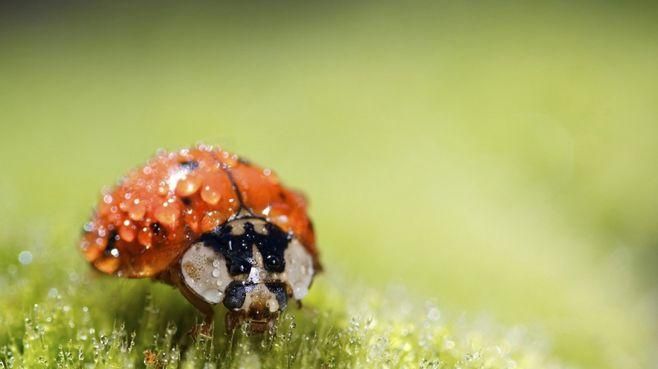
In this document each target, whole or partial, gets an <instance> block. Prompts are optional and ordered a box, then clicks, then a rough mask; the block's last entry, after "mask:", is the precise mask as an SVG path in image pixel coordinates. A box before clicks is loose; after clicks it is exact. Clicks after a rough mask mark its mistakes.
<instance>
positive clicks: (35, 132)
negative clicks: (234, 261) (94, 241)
mask: <svg viewBox="0 0 658 369" xmlns="http://www.w3.org/2000/svg"><path fill="white" fill-rule="evenodd" d="M200 141H202V142H205V143H209V144H219V145H221V146H222V147H223V148H225V149H228V150H231V151H234V152H237V153H240V154H242V155H243V156H245V157H247V158H249V159H251V160H253V161H255V162H257V163H260V164H262V165H265V166H270V167H271V168H273V169H274V170H275V171H277V172H278V174H279V175H280V176H281V177H282V178H283V179H284V181H285V182H286V183H288V184H289V185H291V186H293V187H297V188H300V189H303V190H304V191H305V192H306V194H307V195H308V196H309V198H310V199H311V214H312V216H313V218H314V220H315V224H316V228H317V232H318V236H319V244H320V247H321V250H322V256H323V259H324V264H325V266H326V269H327V273H328V274H330V273H334V274H341V275H342V276H344V277H345V278H348V279H354V280H355V281H359V282H360V283H361V282H362V283H366V284H369V285H372V286H374V287H375V288H385V286H387V285H390V284H398V285H401V286H404V288H405V289H407V290H408V291H409V292H410V293H411V294H413V295H415V296H421V297H422V298H427V299H433V300H436V301H437V302H438V303H439V304H440V305H441V306H444V307H446V308H447V309H450V310H452V311H456V312H464V314H468V315H479V314H484V315H487V316H490V317H492V318H493V319H494V320H496V321H500V322H502V323H503V324H507V325H512V326H513V325H523V326H528V327H532V329H536V330H538V331H541V332H543V334H544V335H545V336H546V337H548V340H549V342H550V345H551V347H552V348H551V350H552V351H553V352H554V353H555V355H556V356H557V357H559V358H560V359H561V360H564V362H566V363H569V364H571V365H573V366H574V367H584V368H623V367H627V368H635V367H637V368H640V367H649V366H652V367H656V361H655V355H656V347H658V346H657V343H656V335H655V332H656V329H657V328H658V324H657V319H656V316H657V310H656V307H655V306H656V303H655V302H656V298H655V296H656V285H657V282H658V273H657V268H656V264H657V263H658V173H657V169H658V12H657V11H656V8H655V7H654V6H653V5H651V4H648V3H647V4H642V3H636V4H630V3H621V2H620V3H617V2H553V3H538V2H537V3H532V4H530V3H526V4H513V3H494V2H455V3H452V2H443V1H439V2H401V3H396V2H388V1H384V2H381V1H377V2H375V1H371V2H347V1H345V2H267V1H255V2H248V3H244V4H241V3H239V2H233V3H231V4H211V3H197V4H185V6H183V5H182V4H175V3H151V4H147V3H140V4H139V5H137V4H133V3H130V2H121V3H110V2H103V3H101V2H98V3H93V2H90V3H88V2H80V3H76V2H69V3H66V4H59V5H55V4H47V3H42V4H33V5H26V4H7V3H5V4H3V5H2V6H1V7H0V155H1V156H2V158H4V160H3V164H2V170H1V172H0V238H1V239H2V240H5V241H6V240H21V241H20V242H18V243H16V245H17V246H15V247H14V246H11V247H10V246H6V247H5V250H2V257H3V258H4V261H3V263H4V264H3V265H4V267H5V268H16V265H19V261H18V259H17V258H18V255H19V253H20V252H21V251H25V250H30V252H31V253H32V255H33V257H34V258H38V257H39V253H40V250H41V248H43V247H46V246H44V245H45V244H46V243H45V242H43V240H42V239H43V238H49V237H50V238H55V239H58V240H59V242H58V243H57V245H58V246H57V247H58V249H57V250H58V251H57V252H59V253H61V254H64V255H67V256H66V258H68V259H70V260H71V261H70V263H71V264H70V265H71V267H72V268H84V267H85V265H84V262H83V261H82V259H81V258H80V257H79V255H78V254H77V253H76V251H75V243H76V238H77V237H78V232H79V228H80V225H81V224H82V223H83V222H84V221H85V219H86V217H87V216H88V215H89V213H90V211H91V207H92V205H93V204H94V203H95V202H96V201H97V198H98V195H99V189H100V188H101V187H102V186H104V185H108V184H112V183H114V182H115V181H116V180H117V179H118V178H120V176H121V175H122V174H123V173H125V172H126V171H127V169H128V168H131V167H134V166H136V165H138V164H140V163H142V162H144V161H145V160H146V159H147V158H148V157H149V156H151V155H152V154H153V153H154V152H155V151H156V149H158V148H166V149H176V148H180V147H184V146H188V145H191V144H194V143H196V142H200ZM44 234H45V235H48V236H44ZM23 240H26V241H23ZM8 244H9V243H6V242H5V243H4V244H3V245H8ZM48 247H51V246H48ZM52 247H54V246H52ZM34 278H40V276H39V274H38V273H35V276H34ZM10 288H12V286H3V289H10ZM14 302H15V303H17V304H18V305H23V306H26V307H27V306H30V304H31V303H32V301H31V300H30V299H29V298H21V299H19V300H16V301H14Z"/></svg>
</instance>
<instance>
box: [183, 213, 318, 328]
mask: <svg viewBox="0 0 658 369" xmlns="http://www.w3.org/2000/svg"><path fill="white" fill-rule="evenodd" d="M181 274H182V277H183V278H182V279H183V282H184V283H185V285H186V287H187V288H188V289H190V290H191V291H192V292H194V293H195V294H196V295H198V296H199V297H200V298H201V299H203V300H204V301H205V302H207V303H210V304H219V303H220V302H222V303H223V304H224V306H226V308H227V309H229V311H230V312H231V315H232V316H233V317H238V318H239V320H240V321H246V322H247V323H249V324H250V328H251V330H252V331H263V330H265V329H266V328H267V327H268V326H269V325H270V324H272V322H274V320H275V319H276V318H277V317H278V315H279V313H280V311H282V310H283V309H285V307H286V306H287V304H288V299H290V298H293V299H295V300H300V299H301V298H302V297H304V296H305V295H306V294H307V293H308V288H309V286H310V284H311V281H312V279H313V274H314V269H313V259H312V257H311V255H310V254H309V252H308V251H306V249H305V248H304V246H303V245H302V244H301V243H300V242H299V240H298V239H297V238H296V237H294V236H293V235H292V234H290V233H286V232H284V231H283V230H282V229H281V228H279V227H278V226H276V225H274V224H273V223H270V222H267V221H266V220H264V219H261V218H254V217H243V218H239V219H235V220H231V221H229V222H227V223H225V224H223V225H221V226H220V227H218V228H217V229H216V230H214V231H212V232H209V233H206V234H204V235H202V236H201V238H200V240H199V241H198V242H196V243H195V244H193V245H192V246H191V247H190V248H189V249H188V250H187V251H186V252H185V254H183V257H182V258H181Z"/></svg>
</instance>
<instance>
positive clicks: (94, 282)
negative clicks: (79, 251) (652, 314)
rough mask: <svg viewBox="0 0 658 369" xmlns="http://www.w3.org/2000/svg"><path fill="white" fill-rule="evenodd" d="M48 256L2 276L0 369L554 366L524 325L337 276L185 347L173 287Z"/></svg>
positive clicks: (181, 306) (181, 305)
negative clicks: (265, 323)
mask: <svg viewBox="0 0 658 369" xmlns="http://www.w3.org/2000/svg"><path fill="white" fill-rule="evenodd" d="M47 256H48V258H47V259H46V258H39V257H37V258H35V262H34V263H31V264H29V265H26V266H16V265H12V266H11V267H10V272H9V273H3V274H2V276H3V278H5V279H6V280H5V281H6V282H8V283H9V284H11V285H13V286H21V285H22V288H20V289H18V288H17V289H15V290H14V293H13V294H8V295H6V296H5V300H4V302H3V303H2V312H1V313H0V322H2V327H3V335H2V338H1V339H0V363H1V364H0V365H1V366H0V367H2V368H22V367H27V368H40V367H43V368H131V367H143V366H146V367H147V368H209V367H218V368H516V367H523V368H529V369H532V368H548V367H551V368H554V367H555V368H557V367H559V365H557V364H555V363H554V362H553V360H554V359H552V358H551V357H550V354H549V352H548V351H547V347H546V346H545V345H544V344H542V343H541V341H536V340H535V339H534V338H533V337H532V336H531V335H529V334H528V332H527V331H526V330H524V329H522V328H516V329H506V328H503V327H500V326H497V325H496V324H494V323H493V322H491V321H488V320H484V319H483V320H476V321H473V320H471V319H467V318H464V317H461V316H451V315H450V314H449V313H448V314H446V313H445V312H443V311H442V310H441V309H440V307H439V306H437V305H436V304H433V303H430V302H423V301H422V300H418V299H414V298H412V297H410V296H408V294H407V292H405V290H404V289H403V288H401V287H398V288H391V289H388V290H386V291H376V290H373V289H367V288H365V287H363V286H361V285H359V284H354V283H353V282H347V281H345V280H340V279H337V278H336V275H335V274H334V275H323V276H321V277H320V279H319V281H318V283H317V284H316V285H315V286H314V288H313V291H312V294H311V295H310V296H309V298H308V299H307V300H306V301H305V306H304V307H303V308H301V309H299V310H298V309H295V308H291V309H290V311H288V312H286V313H285V314H284V315H283V316H282V317H281V318H280V320H279V321H278V324H277V328H276V330H275V331H274V332H270V333H268V334H265V335H262V336H249V335H246V334H245V333H244V332H243V331H236V332H234V333H233V334H232V335H230V336H229V335H227V334H226V333H225V329H224V327H223V324H222V322H221V319H218V320H217V322H216V327H215V328H216V332H215V335H214V338H212V339H207V338H203V337H200V339H198V340H196V341H193V340H192V339H191V336H190V335H188V333H187V332H188V330H189V329H190V328H191V327H192V326H193V324H194V323H195V321H196V320H197V318H198V316H197V313H196V312H195V311H194V310H193V308H192V307H191V306H189V305H188V304H187V303H186V302H185V301H184V300H183V299H182V298H181V297H180V296H178V294H177V292H176V291H174V290H172V289H171V288H169V287H167V286H162V285H159V284H155V283H151V282H148V281H137V280H131V281H126V280H121V279H118V278H112V277H104V278H93V277H92V276H93V274H90V273H91V272H90V273H85V272H73V273H64V272H65V270H64V269H63V268H60V267H63V266H66V265H67V264H69V265H71V263H66V262H65V261H64V260H63V259H64V258H62V260H57V259H53V258H52V255H47ZM76 264H78V263H72V265H76ZM57 266H60V267H57ZM4 267H5V270H6V265H5V266H4ZM35 268H36V269H39V273H43V274H45V275H53V276H54V275H59V276H60V277H59V278H57V277H54V278H52V279H48V280H47V282H46V281H43V280H42V282H45V283H39V282H38V281H39V280H40V279H36V278H29V275H31V274H32V273H35V270H34V269H35ZM51 273H52V274H51ZM28 278H29V279H28Z"/></svg>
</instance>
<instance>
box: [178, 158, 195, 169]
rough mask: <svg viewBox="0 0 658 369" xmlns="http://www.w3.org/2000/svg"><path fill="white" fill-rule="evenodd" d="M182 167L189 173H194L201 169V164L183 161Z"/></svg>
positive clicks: (193, 161)
mask: <svg viewBox="0 0 658 369" xmlns="http://www.w3.org/2000/svg"><path fill="white" fill-rule="evenodd" d="M180 166H181V167H183V168H184V169H186V170H188V171H193V170H195V169H196V168H198V167H199V162H198V161H196V160H189V161H181V162H180Z"/></svg>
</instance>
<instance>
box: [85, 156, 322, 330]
mask: <svg viewBox="0 0 658 369" xmlns="http://www.w3.org/2000/svg"><path fill="white" fill-rule="evenodd" d="M306 208H307V203H306V199H305V197H304V196H303V195H302V194H301V193H299V192H296V191H294V190H291V189H289V188H287V187H285V186H284V185H283V184H281V182H280V181H279V179H278V178H277V176H276V175H275V174H274V172H272V171H271V170H270V169H267V168H262V167H259V166H257V165H255V164H252V163H249V162H247V161H245V160H242V159H241V158H239V157H238V156H237V155H234V154H231V153H229V152H227V151H224V150H222V149H220V148H217V147H212V146H206V145H199V146H196V147H193V148H189V149H188V148H186V149H182V150H179V151H176V152H166V151H161V152H159V153H158V154H157V155H156V156H155V157H154V158H152V159H150V160H149V161H148V162H147V163H146V164H145V165H144V166H142V167H139V168H136V169H134V170H132V171H131V172H130V173H128V175H126V176H125V177H124V178H123V179H122V180H121V181H120V182H119V183H118V184H117V185H116V186H115V187H114V188H112V189H110V190H105V191H103V193H102V198H101V200H100V202H99V204H98V206H97V207H96V209H95V211H94V214H93V216H92V218H91V220H90V221H89V222H88V223H86V224H85V226H84V230H83V235H82V240H81V242H80V247H81V249H82V252H83V254H84V256H85V258H86V259H87V261H88V262H89V263H91V265H92V266H93V267H94V268H95V269H97V270H99V271H100V272H102V273H106V274H111V275H115V276H119V277H127V278H152V279H154V280H158V281H161V282H164V283H167V284H169V285H171V286H173V287H174V288H177V289H178V290H180V292H181V293H182V294H183V296H185V298H186V299H187V300H188V301H189V302H190V303H192V305H194V306H195V307H196V308H197V309H198V310H199V311H200V312H201V313H202V314H203V315H204V317H205V319H204V325H203V326H204V327H206V328H207V329H210V328H209V327H212V322H213V317H214V310H213V305H216V304H219V303H223V305H224V306H225V307H226V308H227V309H228V312H227V314H226V326H227V328H228V329H229V330H232V329H234V328H235V327H237V326H238V325H241V324H243V323H245V324H247V325H248V327H249V329H250V330H251V331H252V332H263V331H265V330H268V329H269V328H271V327H272V326H273V323H274V322H275V321H276V319H277V317H278V316H279V314H280V312H281V311H282V310H284V309H285V308H286V306H287V305H288V302H289V301H290V300H295V301H297V302H298V304H301V302H300V300H301V299H302V298H303V297H304V296H305V295H306V294H307V293H308V290H309V287H310V285H311V282H312V281H313V278H314V276H315V274H316V273H317V272H318V271H320V270H321V265H320V261H319V257H318V249H317V248H316V245H315V234H314V231H313V224H312V223H311V220H310V219H309V216H308V214H307V211H306Z"/></svg>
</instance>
